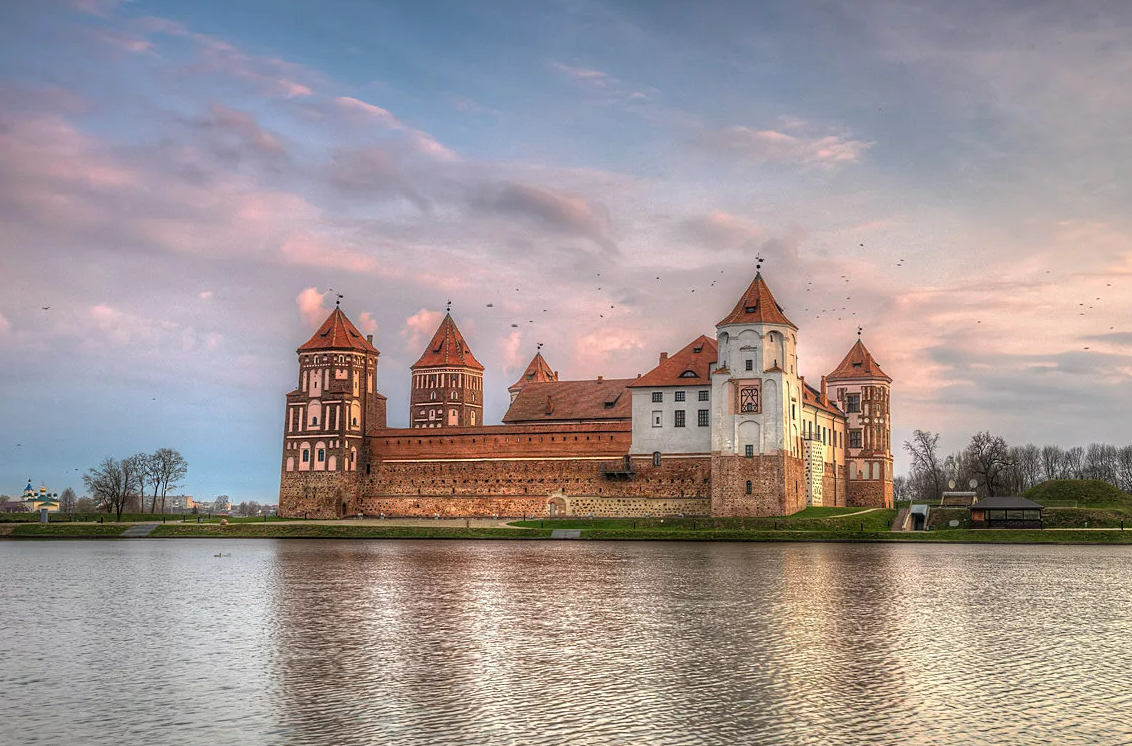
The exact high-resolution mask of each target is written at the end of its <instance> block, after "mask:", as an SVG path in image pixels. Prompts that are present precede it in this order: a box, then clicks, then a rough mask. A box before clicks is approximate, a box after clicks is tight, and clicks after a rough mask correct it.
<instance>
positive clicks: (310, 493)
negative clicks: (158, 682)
mask: <svg viewBox="0 0 1132 746" xmlns="http://www.w3.org/2000/svg"><path fill="white" fill-rule="evenodd" d="M360 498H361V480H360V479H359V477H358V472H343V471H304V472H284V473H283V478H282V480H281V483H280V485H279V515H280V516H282V517H284V518H341V517H342V516H346V515H355V514H357V513H358V512H359V507H360V505H361V499H360Z"/></svg>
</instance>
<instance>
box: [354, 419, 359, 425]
mask: <svg viewBox="0 0 1132 746" xmlns="http://www.w3.org/2000/svg"><path fill="white" fill-rule="evenodd" d="M357 426H358V418H357V417H355V418H354V427H357Z"/></svg>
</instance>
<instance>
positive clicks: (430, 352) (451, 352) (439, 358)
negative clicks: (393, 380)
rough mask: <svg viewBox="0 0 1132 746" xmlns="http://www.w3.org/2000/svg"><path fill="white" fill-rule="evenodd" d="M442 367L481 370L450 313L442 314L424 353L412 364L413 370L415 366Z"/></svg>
mask: <svg viewBox="0 0 1132 746" xmlns="http://www.w3.org/2000/svg"><path fill="white" fill-rule="evenodd" d="M442 367H457V368H472V369H473V370H483V366H482V365H480V361H479V360H476V358H475V356H474V355H472V350H471V348H469V347H468V343H467V342H466V341H464V335H463V334H461V333H460V330H459V328H457V326H456V322H455V321H453V320H452V314H446V315H445V316H444V320H443V321H441V322H440V326H439V327H437V329H436V334H434V335H432V341H431V342H429V343H428V347H426V348H425V351H424V354H423V355H421V358H420V360H418V361H417V362H416V363H415V364H414V365H413V369H414V370H415V369H417V368H442Z"/></svg>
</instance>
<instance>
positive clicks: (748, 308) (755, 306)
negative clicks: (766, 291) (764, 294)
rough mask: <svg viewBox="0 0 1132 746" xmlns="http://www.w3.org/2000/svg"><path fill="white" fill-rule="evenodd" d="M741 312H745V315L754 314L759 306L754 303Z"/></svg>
mask: <svg viewBox="0 0 1132 746" xmlns="http://www.w3.org/2000/svg"><path fill="white" fill-rule="evenodd" d="M743 310H744V311H746V312H747V313H754V312H755V311H757V310H759V304H758V303H756V304H755V305H753V306H747V307H746V308H744V309H743Z"/></svg>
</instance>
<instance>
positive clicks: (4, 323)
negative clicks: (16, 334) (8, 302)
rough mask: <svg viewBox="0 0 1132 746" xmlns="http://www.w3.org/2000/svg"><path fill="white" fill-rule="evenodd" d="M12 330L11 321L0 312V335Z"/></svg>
mask: <svg viewBox="0 0 1132 746" xmlns="http://www.w3.org/2000/svg"><path fill="white" fill-rule="evenodd" d="M11 331H12V322H11V321H8V317H7V316H5V315H4V314H2V313H0V336H2V335H7V334H8V333H9V332H11Z"/></svg>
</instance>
